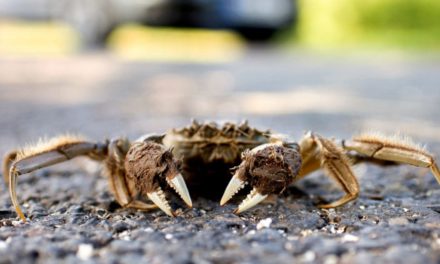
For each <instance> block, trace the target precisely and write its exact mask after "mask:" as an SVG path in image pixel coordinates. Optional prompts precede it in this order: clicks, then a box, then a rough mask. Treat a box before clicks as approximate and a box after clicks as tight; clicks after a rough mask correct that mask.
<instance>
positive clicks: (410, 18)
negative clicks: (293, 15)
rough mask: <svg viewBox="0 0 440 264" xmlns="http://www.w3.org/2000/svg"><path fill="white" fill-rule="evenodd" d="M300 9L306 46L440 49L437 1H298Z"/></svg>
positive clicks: (301, 37)
mask: <svg viewBox="0 0 440 264" xmlns="http://www.w3.org/2000/svg"><path fill="white" fill-rule="evenodd" d="M299 10H300V17H299V24H298V29H297V32H296V36H295V39H296V40H297V41H299V43H300V44H304V45H306V46H311V47H315V48H324V49H325V48H336V47H338V48H346V47H350V46H356V47H358V46H364V47H366V48H376V47H377V48H381V47H399V48H404V49H406V48H408V49H429V50H439V49H440V0H332V1H329V0H299Z"/></svg>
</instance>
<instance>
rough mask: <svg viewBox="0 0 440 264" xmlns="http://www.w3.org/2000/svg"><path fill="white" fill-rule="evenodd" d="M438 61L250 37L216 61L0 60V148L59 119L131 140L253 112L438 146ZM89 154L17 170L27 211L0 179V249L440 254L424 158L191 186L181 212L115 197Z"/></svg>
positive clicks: (75, 256)
mask: <svg viewBox="0 0 440 264" xmlns="http://www.w3.org/2000/svg"><path fill="white" fill-rule="evenodd" d="M439 72H440V59H438V58H436V57H427V56H424V57H416V56H413V57H401V56H398V55H396V54H374V53H373V54H364V55H360V56H359V55H358V56H349V55H338V56H336V55H335V56H328V55H327V56H318V55H311V54H304V53H299V52H288V53H286V52H280V51H267V50H259V49H253V50H250V51H249V52H247V54H244V56H243V57H242V58H240V59H238V60H236V61H234V62H231V63H224V64H185V63H176V64H172V63H147V62H133V61H131V62H130V61H121V60H119V59H117V58H115V57H112V56H110V55H107V54H92V55H82V56H76V57H71V58H52V59H38V58H34V59H29V58H28V59H17V58H2V59H0V113H1V116H0V153H6V152H7V151H9V150H11V149H14V148H17V147H18V146H22V145H24V144H26V143H29V142H33V141H36V140H37V139H38V138H39V137H42V136H46V137H51V136H54V135H57V134H60V133H65V132H73V133H80V134H84V135H86V136H87V137H89V138H90V139H91V140H103V139H104V138H113V137H119V136H128V137H129V138H132V139H135V138H137V137H138V136H140V135H142V134H144V133H151V132H164V131H166V130H168V129H170V128H172V127H178V126H182V125H186V124H188V123H189V122H190V120H191V118H197V119H199V120H214V121H219V120H232V121H241V120H243V119H248V120H249V122H250V124H251V125H254V126H256V127H258V128H260V129H272V130H274V131H276V132H280V133H284V134H287V135H289V136H290V137H292V138H293V139H299V138H300V137H301V136H302V134H303V133H304V131H307V130H313V131H316V132H318V133H320V134H322V135H323V136H327V137H335V138H349V137H350V136H351V135H353V134H355V133H358V132H359V131H365V130H367V131H383V132H385V133H396V132H402V133H403V134H406V135H409V136H411V137H413V138H414V139H415V140H416V141H418V142H422V143H424V144H426V145H427V147H428V149H430V150H431V152H433V153H434V154H438V153H440V136H439V135H440V125H439V122H438V121H439V118H438V110H439V107H438V105H439V102H440V90H439V89H438V87H439V86H440V75H439V74H438V73H439ZM99 172H100V170H99V166H98V165H96V164H95V163H92V162H89V161H87V160H84V159H76V160H73V161H71V162H69V163H65V164H61V165H56V166H53V167H50V168H46V169H42V170H39V171H37V172H35V173H31V174H29V175H23V176H21V177H20V178H19V185H18V196H19V200H20V201H21V203H22V205H23V209H24V210H25V212H26V213H27V216H28V218H29V220H30V221H28V222H27V223H22V222H21V221H18V218H16V216H15V213H14V211H13V209H12V207H11V203H10V199H9V195H8V193H7V189H6V188H5V187H4V186H1V187H0V190H1V194H0V263H12V262H13V263H32V262H37V263H52V262H53V263H59V261H61V260H62V261H64V262H66V263H70V262H72V263H76V262H78V261H80V260H81V261H85V262H88V263H100V262H105V263H109V262H110V263H125V262H129V261H130V262H138V261H145V262H149V263H236V262H242V263H267V262H275V263H292V261H296V262H299V263H313V262H317V263H353V262H357V263H371V262H375V263H401V262H405V263H438V262H440V253H439V252H440V231H439V230H440V203H439V200H440V187H439V185H438V183H437V182H436V181H435V179H434V177H433V176H432V175H431V174H430V172H429V171H428V170H426V169H421V168H413V167H410V166H398V167H386V168H380V167H377V166H373V165H368V166H367V165H365V164H361V165H358V166H357V167H356V168H355V173H356V174H357V176H358V179H359V182H360V185H361V195H360V198H359V199H358V200H356V201H354V202H352V203H349V204H348V205H346V206H343V207H341V208H338V209H334V210H320V209H318V208H317V207H316V204H317V203H319V202H320V201H323V200H327V201H331V200H334V199H336V198H338V197H339V196H340V195H341V191H340V190H339V188H338V187H337V185H336V184H335V182H333V181H332V180H331V179H329V178H328V177H326V176H325V175H324V174H323V173H322V172H318V173H316V174H314V175H312V176H310V177H307V178H306V179H304V180H302V181H301V182H298V183H297V184H296V185H295V186H294V187H291V188H289V189H288V190H287V191H286V192H285V193H283V194H282V195H281V196H280V197H274V198H273V199H270V200H269V201H267V203H265V204H263V205H260V206H258V207H256V208H255V209H253V210H249V211H247V212H245V213H243V214H242V215H240V216H236V215H234V214H232V212H233V210H234V208H235V206H236V205H237V203H238V202H239V201H238V200H237V199H236V200H234V201H233V202H232V203H231V204H229V205H227V206H225V207H220V206H219V205H218V201H211V200H208V199H204V198H198V199H196V200H195V201H194V208H193V209H188V208H185V207H184V205H183V204H182V203H181V202H180V201H178V200H176V201H175V202H174V203H173V204H172V206H173V208H174V209H176V210H177V212H178V217H176V218H169V217H167V216H166V215H165V214H164V213H162V212H160V211H154V212H151V213H144V212H136V211H134V210H127V209H122V208H120V207H119V206H118V205H117V204H116V203H115V201H114V199H113V197H112V196H111V194H110V192H109V189H108V186H107V181H106V179H105V178H104V177H100V176H99V175H100V173H99Z"/></svg>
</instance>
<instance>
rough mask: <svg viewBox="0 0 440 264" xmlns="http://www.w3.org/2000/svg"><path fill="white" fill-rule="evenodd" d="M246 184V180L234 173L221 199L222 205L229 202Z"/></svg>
mask: <svg viewBox="0 0 440 264" xmlns="http://www.w3.org/2000/svg"><path fill="white" fill-rule="evenodd" d="M245 185H246V182H245V181H242V180H240V179H239V178H238V177H237V176H236V175H234V176H233V177H232V179H231V181H230V182H229V184H228V186H227V187H226V190H225V192H224V193H223V196H222V199H221V200H220V205H224V204H225V203H227V202H228V201H229V200H230V199H231V198H232V197H233V196H234V195H235V194H236V193H237V192H238V191H239V190H240V189H242V188H243V187H244V186H245Z"/></svg>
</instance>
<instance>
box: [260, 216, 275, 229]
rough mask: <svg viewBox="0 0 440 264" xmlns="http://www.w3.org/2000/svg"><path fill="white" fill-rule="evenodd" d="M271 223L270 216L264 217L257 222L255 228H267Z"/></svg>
mask: <svg viewBox="0 0 440 264" xmlns="http://www.w3.org/2000/svg"><path fill="white" fill-rule="evenodd" d="M271 224H272V218H265V219H263V220H261V221H260V222H258V224H257V230H260V229H263V228H269V227H270V225H271Z"/></svg>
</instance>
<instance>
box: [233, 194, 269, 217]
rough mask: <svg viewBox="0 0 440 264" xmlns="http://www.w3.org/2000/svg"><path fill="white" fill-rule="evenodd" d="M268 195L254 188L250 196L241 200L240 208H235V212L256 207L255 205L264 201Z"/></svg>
mask: <svg viewBox="0 0 440 264" xmlns="http://www.w3.org/2000/svg"><path fill="white" fill-rule="evenodd" d="M267 196H268V195H267V194H261V193H259V192H258V191H257V189H256V188H253V189H252V191H251V192H250V193H249V194H248V196H247V197H246V198H245V199H244V200H243V201H242V202H241V204H240V205H239V206H238V208H237V209H235V211H234V214H239V213H241V212H244V211H246V210H248V209H250V208H252V207H254V206H255V205H257V204H259V203H260V202H262V201H263V200H264V199H266V198H267Z"/></svg>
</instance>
